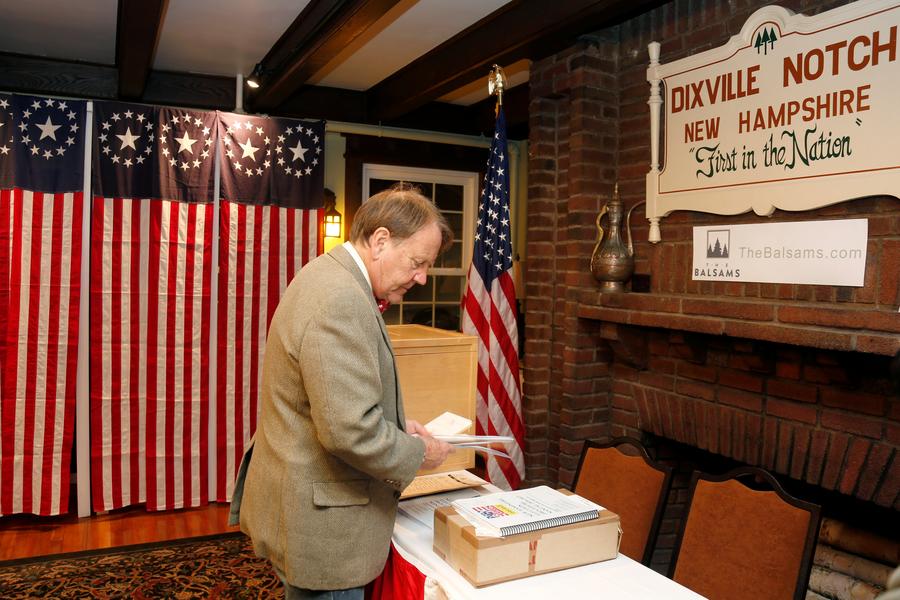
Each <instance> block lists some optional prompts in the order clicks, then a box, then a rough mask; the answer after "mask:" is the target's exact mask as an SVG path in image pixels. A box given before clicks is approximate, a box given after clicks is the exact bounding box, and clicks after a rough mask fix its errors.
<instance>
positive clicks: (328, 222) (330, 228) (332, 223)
mask: <svg viewBox="0 0 900 600" xmlns="http://www.w3.org/2000/svg"><path fill="white" fill-rule="evenodd" d="M325 237H341V213H339V212H338V211H337V210H336V209H334V208H332V209H331V210H328V211H326V212H325Z"/></svg>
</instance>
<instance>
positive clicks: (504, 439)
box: [434, 433, 516, 460]
mask: <svg viewBox="0 0 900 600" xmlns="http://www.w3.org/2000/svg"><path fill="white" fill-rule="evenodd" d="M434 438H435V439H436V440H441V441H442V442H447V443H448V444H450V445H451V446H456V447H457V448H468V449H469V450H474V451H475V452H480V453H482V454H490V455H492V456H499V457H501V458H510V456H509V454H507V453H506V452H504V451H503V450H498V449H496V448H492V447H491V445H492V444H501V445H506V444H514V443H515V441H516V440H515V439H513V438H512V437H510V436H507V435H466V434H464V433H461V434H456V435H436V436H434ZM510 460H512V459H510Z"/></svg>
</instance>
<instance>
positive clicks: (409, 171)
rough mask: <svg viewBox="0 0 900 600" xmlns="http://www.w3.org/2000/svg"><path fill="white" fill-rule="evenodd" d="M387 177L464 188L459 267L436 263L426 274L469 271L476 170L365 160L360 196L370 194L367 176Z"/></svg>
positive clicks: (475, 199) (459, 273)
mask: <svg viewBox="0 0 900 600" xmlns="http://www.w3.org/2000/svg"><path fill="white" fill-rule="evenodd" d="M371 179H389V180H396V181H422V182H428V183H431V184H435V183H441V184H446V185H458V186H462V188H463V218H462V264H461V265H460V267H459V268H453V267H435V268H432V269H429V270H428V274H429V275H461V276H465V275H467V274H468V272H469V265H470V264H471V263H472V248H473V246H474V238H473V236H474V231H475V216H476V215H475V213H476V206H477V204H478V192H479V191H480V190H479V189H478V173H475V172H472V171H451V170H446V169H424V168H421V167H404V166H399V165H379V164H374V163H364V164H363V172H362V192H363V193H362V197H363V202H365V201H366V200H367V199H368V198H369V196H370V194H369V180H371Z"/></svg>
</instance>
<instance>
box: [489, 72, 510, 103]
mask: <svg viewBox="0 0 900 600" xmlns="http://www.w3.org/2000/svg"><path fill="white" fill-rule="evenodd" d="M505 88H506V73H504V72H503V69H502V68H501V67H500V65H494V66H493V67H491V72H490V74H489V75H488V94H490V95H491V96H497V110H499V109H500V107H501V106H503V90H504V89H505Z"/></svg>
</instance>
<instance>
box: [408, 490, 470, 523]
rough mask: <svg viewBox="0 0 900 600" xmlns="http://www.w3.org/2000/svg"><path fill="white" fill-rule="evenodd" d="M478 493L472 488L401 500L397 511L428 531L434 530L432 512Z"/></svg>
mask: <svg viewBox="0 0 900 600" xmlns="http://www.w3.org/2000/svg"><path fill="white" fill-rule="evenodd" d="M475 496H478V491H477V490H475V489H474V488H465V489H461V490H454V491H452V492H447V493H445V494H441V495H440V496H420V497H418V498H413V499H410V500H401V501H400V505H399V506H398V510H399V511H400V512H401V513H403V514H405V515H406V516H407V517H409V518H410V519H415V520H416V521H418V522H419V523H421V524H422V525H424V526H425V527H427V528H428V529H434V511H435V509H438V508H440V507H441V506H449V505H450V503H451V502H453V501H455V500H462V499H463V498H474V497H475Z"/></svg>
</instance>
